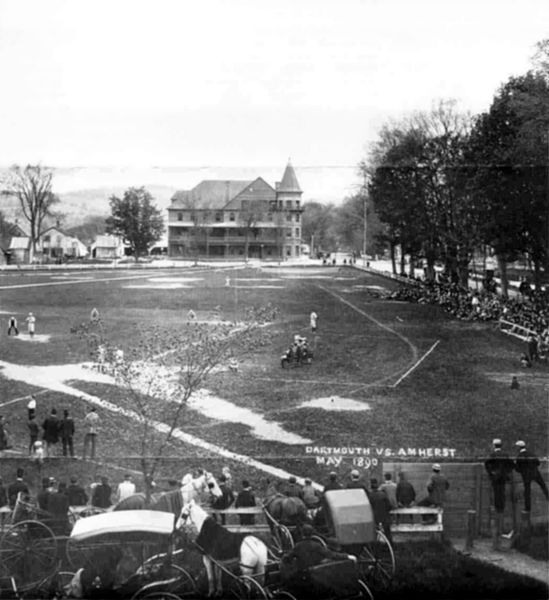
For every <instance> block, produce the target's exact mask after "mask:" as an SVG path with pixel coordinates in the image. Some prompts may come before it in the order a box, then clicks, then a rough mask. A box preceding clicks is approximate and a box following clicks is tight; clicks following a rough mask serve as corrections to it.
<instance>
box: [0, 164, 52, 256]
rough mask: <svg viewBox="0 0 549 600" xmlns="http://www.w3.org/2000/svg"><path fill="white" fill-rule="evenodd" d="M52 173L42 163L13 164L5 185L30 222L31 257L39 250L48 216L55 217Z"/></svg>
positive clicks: (8, 193) (3, 189)
mask: <svg viewBox="0 0 549 600" xmlns="http://www.w3.org/2000/svg"><path fill="white" fill-rule="evenodd" d="M52 179H53V172H52V171H51V170H50V169H48V168H46V167H42V166H40V165H27V166H26V167H25V168H21V167H20V166H19V165H14V166H13V167H12V168H11V169H10V171H9V173H8V175H7V177H6V180H5V181H4V182H3V185H2V194H4V195H8V196H14V197H16V198H17V199H18V200H19V206H20V208H21V212H22V213H23V216H24V217H25V219H26V220H27V221H28V223H29V230H30V233H29V235H30V242H31V248H30V260H31V261H32V259H33V258H34V255H35V253H36V244H37V242H38V240H39V239H40V236H41V235H42V232H43V231H44V229H45V226H46V223H47V219H48V217H55V216H56V213H55V212H54V210H53V208H54V207H55V205H56V204H58V203H59V198H58V197H57V196H56V195H55V194H54V193H53V191H52Z"/></svg>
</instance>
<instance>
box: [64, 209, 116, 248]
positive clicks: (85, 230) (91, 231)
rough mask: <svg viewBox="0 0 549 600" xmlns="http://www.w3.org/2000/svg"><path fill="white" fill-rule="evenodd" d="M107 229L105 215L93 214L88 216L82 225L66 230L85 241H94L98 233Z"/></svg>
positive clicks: (102, 232)
mask: <svg viewBox="0 0 549 600" xmlns="http://www.w3.org/2000/svg"><path fill="white" fill-rule="evenodd" d="M106 230H107V225H106V223H105V217H102V216H98V215H93V216H88V217H86V218H85V219H84V222H83V223H82V224H81V225H75V226H74V227H69V228H68V229H67V230H66V231H67V233H69V234H70V235H73V236H74V237H77V238H78V239H79V240H81V241H82V242H84V243H92V242H93V241H94V240H95V238H96V237H97V236H98V235H102V234H104V233H105V231H106Z"/></svg>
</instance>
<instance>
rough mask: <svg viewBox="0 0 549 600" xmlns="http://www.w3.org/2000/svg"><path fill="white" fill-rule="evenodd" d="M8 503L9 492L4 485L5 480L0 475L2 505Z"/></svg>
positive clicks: (0, 503) (0, 502)
mask: <svg viewBox="0 0 549 600" xmlns="http://www.w3.org/2000/svg"><path fill="white" fill-rule="evenodd" d="M7 505H8V494H7V493H6V488H5V487H4V480H3V479H2V478H1V477H0V507H1V506H7Z"/></svg>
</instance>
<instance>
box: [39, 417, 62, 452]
mask: <svg viewBox="0 0 549 600" xmlns="http://www.w3.org/2000/svg"><path fill="white" fill-rule="evenodd" d="M42 429H43V430H44V434H43V440H44V442H45V443H46V456H48V457H49V456H54V454H55V452H54V448H55V444H57V442H58V441H59V419H58V418H57V410H56V409H55V408H52V409H51V413H50V415H49V416H48V417H46V418H45V419H44V422H43V423H42Z"/></svg>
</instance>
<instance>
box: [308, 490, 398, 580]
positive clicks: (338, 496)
mask: <svg viewBox="0 0 549 600" xmlns="http://www.w3.org/2000/svg"><path fill="white" fill-rule="evenodd" d="M316 525H317V527H318V531H319V535H318V536H317V539H318V540H319V541H320V542H321V543H323V544H325V545H327V546H328V547H330V548H333V549H337V550H342V551H344V552H347V553H349V554H353V555H355V556H357V558H358V566H359V570H360V573H361V575H362V577H363V578H364V579H365V580H366V581H367V582H368V583H369V584H370V585H371V586H372V587H373V588H374V589H379V588H381V587H384V586H386V585H387V584H388V583H389V581H390V580H391V579H392V577H393V575H394V573H395V555H394V552H393V548H392V546H391V543H390V542H389V540H388V539H387V537H386V536H385V534H384V533H383V531H382V530H381V528H380V526H379V524H377V523H376V522H375V519H374V514H373V510H372V507H371V505H370V501H369V500H368V496H367V494H366V492H365V491H364V490H363V489H345V490H330V491H327V492H326V493H325V494H324V498H323V502H322V508H321V510H320V511H319V518H318V520H317V523H316Z"/></svg>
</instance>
